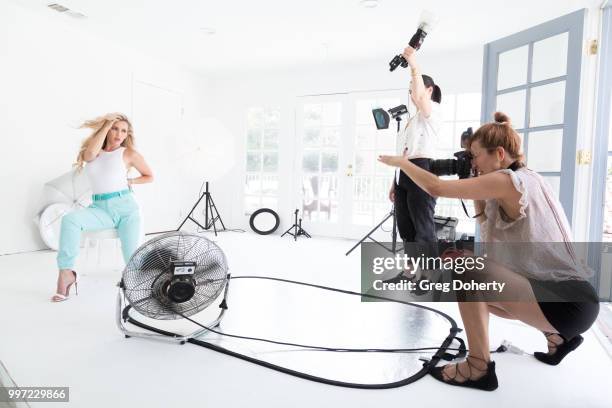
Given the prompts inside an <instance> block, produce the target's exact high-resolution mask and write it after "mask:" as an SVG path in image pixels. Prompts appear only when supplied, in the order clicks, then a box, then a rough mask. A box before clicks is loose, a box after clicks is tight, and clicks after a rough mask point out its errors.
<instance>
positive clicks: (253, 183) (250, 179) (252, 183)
mask: <svg viewBox="0 0 612 408" xmlns="http://www.w3.org/2000/svg"><path fill="white" fill-rule="evenodd" d="M244 192H245V194H259V193H261V176H260V175H259V174H247V175H246V187H245V189H244Z"/></svg>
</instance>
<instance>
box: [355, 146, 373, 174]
mask: <svg viewBox="0 0 612 408" xmlns="http://www.w3.org/2000/svg"><path fill="white" fill-rule="evenodd" d="M375 154H376V153H375V152H374V151H373V150H371V151H361V152H357V153H355V173H356V174H374V163H375V162H376V159H375V158H374V155H375Z"/></svg>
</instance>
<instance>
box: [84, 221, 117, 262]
mask: <svg viewBox="0 0 612 408" xmlns="http://www.w3.org/2000/svg"><path fill="white" fill-rule="evenodd" d="M105 240H114V241H115V242H114V243H113V247H114V250H113V254H112V259H113V263H112V265H113V267H118V268H119V269H121V268H122V267H123V256H122V254H121V240H120V239H119V233H118V232H117V229H116V228H109V229H103V230H98V231H84V232H83V233H82V234H81V242H82V243H83V247H84V249H85V265H86V268H87V269H89V267H90V266H91V264H90V257H91V250H92V247H94V246H95V250H96V252H97V254H96V258H97V260H96V267H97V268H99V267H100V259H101V248H100V243H101V241H105ZM94 243H95V245H94ZM104 255H105V257H106V255H108V254H104Z"/></svg>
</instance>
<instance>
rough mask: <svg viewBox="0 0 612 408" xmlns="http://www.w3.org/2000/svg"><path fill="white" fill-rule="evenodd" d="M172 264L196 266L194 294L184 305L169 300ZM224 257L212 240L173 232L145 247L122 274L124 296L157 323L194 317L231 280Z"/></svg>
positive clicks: (135, 254) (141, 247) (134, 306)
mask: <svg viewBox="0 0 612 408" xmlns="http://www.w3.org/2000/svg"><path fill="white" fill-rule="evenodd" d="M172 261H186V262H195V263H196V268H195V272H194V274H193V279H194V281H195V293H194V295H193V297H192V298H191V299H190V300H188V301H186V302H183V303H175V302H173V301H172V300H170V299H169V298H168V296H167V295H166V292H165V287H167V285H168V283H169V282H170V281H171V280H172V277H173V270H172ZM227 272H228V266H227V260H226V258H225V254H224V253H223V251H222V250H221V248H219V246H217V244H215V243H214V242H212V241H210V240H209V239H207V238H205V237H202V236H199V235H196V234H190V233H184V232H171V233H168V234H164V235H161V236H159V237H156V238H153V239H151V240H150V241H147V242H146V243H144V244H143V245H142V246H140V248H138V249H137V250H136V252H135V253H134V255H132V257H131V258H130V260H129V261H128V263H127V265H126V266H125V269H124V271H123V277H122V281H123V292H124V294H125V297H126V299H127V300H128V302H129V303H130V304H131V305H132V307H133V308H134V309H135V310H136V311H137V312H139V313H140V314H142V315H144V316H147V317H150V318H153V319H157V320H175V319H181V318H183V317H188V316H192V315H194V314H196V313H198V312H200V311H202V310H204V309H205V308H206V307H208V306H209V305H210V304H211V303H213V302H214V301H215V299H217V297H218V296H219V295H220V294H221V293H222V292H223V289H224V288H225V285H226V284H227V279H228V273H227Z"/></svg>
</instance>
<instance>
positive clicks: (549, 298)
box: [529, 278, 599, 340]
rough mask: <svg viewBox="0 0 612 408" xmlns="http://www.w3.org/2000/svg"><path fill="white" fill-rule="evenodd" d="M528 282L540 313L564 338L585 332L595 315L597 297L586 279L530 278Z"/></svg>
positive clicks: (597, 306) (596, 313)
mask: <svg viewBox="0 0 612 408" xmlns="http://www.w3.org/2000/svg"><path fill="white" fill-rule="evenodd" d="M529 283H530V284H531V288H532V289H533V293H534V294H535V297H536V299H537V301H538V305H539V306H540V309H541V310H542V313H543V314H544V316H545V317H546V319H547V320H548V322H549V323H550V324H551V325H552V326H553V327H554V328H555V329H557V331H558V332H559V333H560V334H561V336H563V337H564V338H565V339H568V340H569V339H572V338H574V337H576V336H577V335H579V334H581V333H584V332H586V331H587V330H588V329H589V328H590V327H591V326H592V325H593V323H594V322H595V320H596V319H597V315H598V314H599V299H598V296H597V293H596V292H595V289H594V288H593V286H592V285H591V284H590V283H589V282H587V281H584V280H565V281H557V282H556V281H541V280H536V279H531V278H529Z"/></svg>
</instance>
